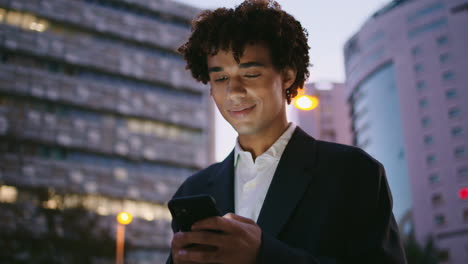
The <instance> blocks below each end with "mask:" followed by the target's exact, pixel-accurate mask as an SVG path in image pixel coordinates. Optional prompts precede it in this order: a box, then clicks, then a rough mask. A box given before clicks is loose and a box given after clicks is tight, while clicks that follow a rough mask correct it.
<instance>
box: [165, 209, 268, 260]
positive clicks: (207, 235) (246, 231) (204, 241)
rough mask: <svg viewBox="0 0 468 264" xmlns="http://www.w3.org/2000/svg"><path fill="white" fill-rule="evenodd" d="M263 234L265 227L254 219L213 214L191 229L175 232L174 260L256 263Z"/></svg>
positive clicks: (173, 243)
mask: <svg viewBox="0 0 468 264" xmlns="http://www.w3.org/2000/svg"><path fill="white" fill-rule="evenodd" d="M207 230H217V231H220V232H213V231H207ZM261 236H262V230H261V229H260V227H259V226H258V225H257V224H256V223H255V222H254V221H253V220H251V219H248V218H245V217H242V216H238V215H235V214H231V213H229V214H226V215H224V216H223V217H210V218H207V219H203V220H201V221H199V222H196V223H195V224H194V225H193V226H192V232H178V233H176V234H174V237H173V239H172V259H173V261H174V263H175V264H182V263H223V264H230V263H233V264H254V263H256V259H257V255H258V251H259V249H260V244H261ZM193 244H197V245H196V246H193ZM190 245H192V246H190Z"/></svg>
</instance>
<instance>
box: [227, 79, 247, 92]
mask: <svg viewBox="0 0 468 264" xmlns="http://www.w3.org/2000/svg"><path fill="white" fill-rule="evenodd" d="M246 92H247V91H246V89H245V87H244V85H243V83H242V81H241V80H240V79H239V78H230V79H229V83H228V95H229V96H245V94H246Z"/></svg>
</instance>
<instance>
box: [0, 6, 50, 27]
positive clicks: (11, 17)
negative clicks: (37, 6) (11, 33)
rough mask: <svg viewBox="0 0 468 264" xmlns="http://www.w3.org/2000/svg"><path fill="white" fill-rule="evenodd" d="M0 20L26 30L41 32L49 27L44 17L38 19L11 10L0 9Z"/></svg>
mask: <svg viewBox="0 0 468 264" xmlns="http://www.w3.org/2000/svg"><path fill="white" fill-rule="evenodd" d="M0 22H5V23H7V24H9V25H11V26H15V27H21V28H23V29H26V30H34V31H39V32H43V31H44V30H46V29H47V28H48V27H49V23H48V21H47V20H45V19H39V18H37V17H36V16H34V15H32V14H29V13H25V12H18V11H13V10H5V9H0Z"/></svg>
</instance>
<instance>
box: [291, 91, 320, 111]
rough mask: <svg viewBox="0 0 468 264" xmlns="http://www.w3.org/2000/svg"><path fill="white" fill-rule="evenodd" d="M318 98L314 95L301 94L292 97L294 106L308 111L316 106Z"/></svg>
mask: <svg viewBox="0 0 468 264" xmlns="http://www.w3.org/2000/svg"><path fill="white" fill-rule="evenodd" d="M318 105H319V99H318V98H317V97H315V96H309V95H301V96H298V97H297V98H296V99H294V106H295V107H296V108H298V109H300V110H304V111H309V110H312V109H315V108H317V106H318Z"/></svg>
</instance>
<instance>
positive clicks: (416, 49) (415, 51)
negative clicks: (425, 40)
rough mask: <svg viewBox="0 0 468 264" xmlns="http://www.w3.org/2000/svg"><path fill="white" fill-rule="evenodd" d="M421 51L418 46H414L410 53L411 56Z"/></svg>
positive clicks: (419, 53)
mask: <svg viewBox="0 0 468 264" xmlns="http://www.w3.org/2000/svg"><path fill="white" fill-rule="evenodd" d="M421 53H422V48H421V47H420V46H416V47H413V48H412V49H411V54H413V56H418V55H421Z"/></svg>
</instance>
